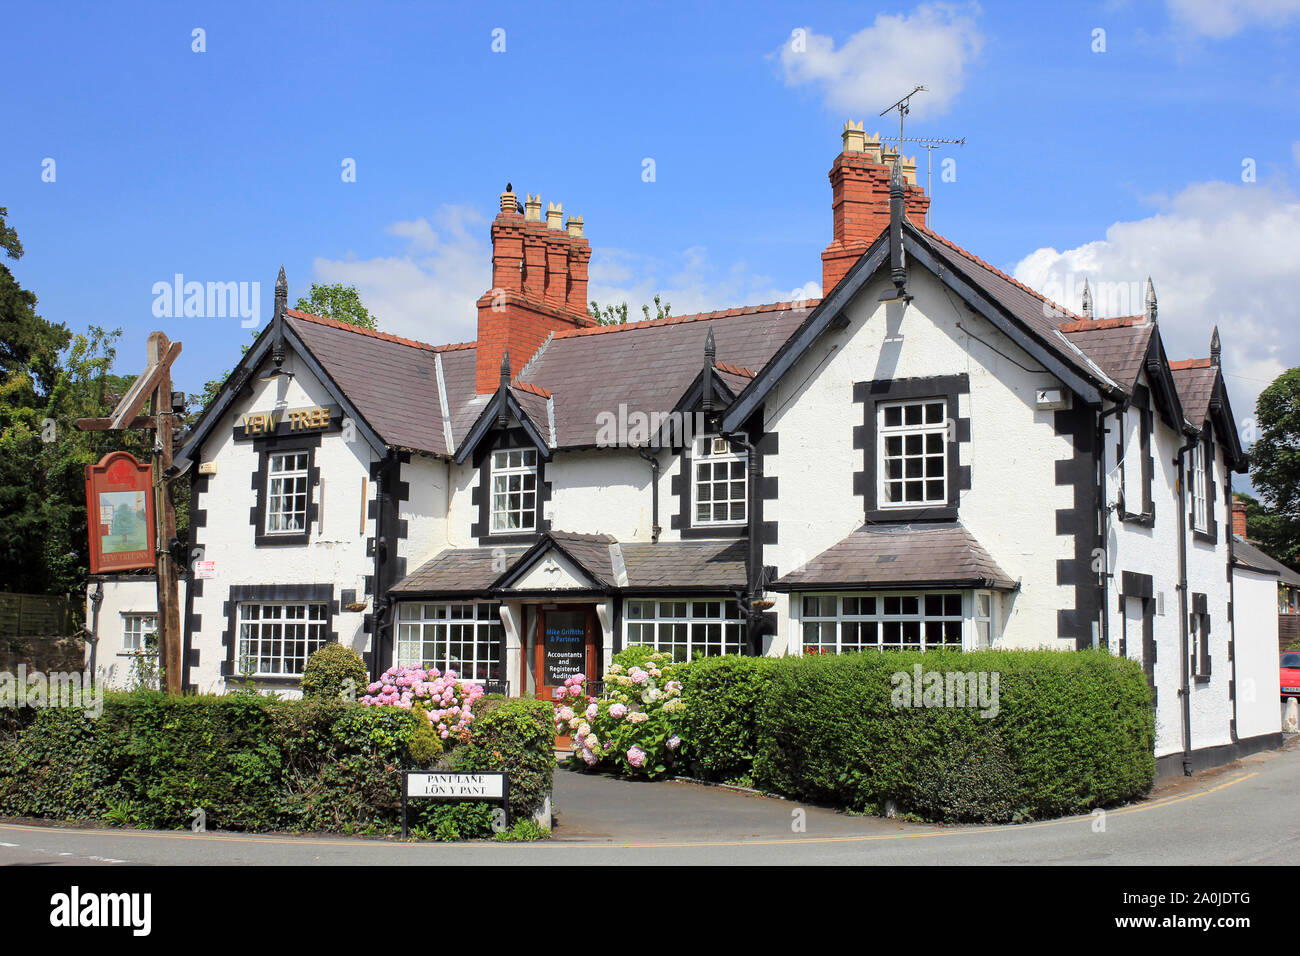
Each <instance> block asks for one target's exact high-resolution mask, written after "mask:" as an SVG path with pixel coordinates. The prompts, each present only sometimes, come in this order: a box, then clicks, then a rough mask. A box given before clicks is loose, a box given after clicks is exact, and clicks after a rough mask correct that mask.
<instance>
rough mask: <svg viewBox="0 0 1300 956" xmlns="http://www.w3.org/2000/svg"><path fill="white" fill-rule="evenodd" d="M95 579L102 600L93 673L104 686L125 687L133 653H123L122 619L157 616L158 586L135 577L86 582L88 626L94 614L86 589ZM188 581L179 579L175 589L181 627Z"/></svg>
mask: <svg viewBox="0 0 1300 956" xmlns="http://www.w3.org/2000/svg"><path fill="white" fill-rule="evenodd" d="M97 580H101V581H103V584H104V601H103V603H102V604H101V605H100V606H99V629H98V637H99V641H98V646H97V647H96V650H95V670H96V672H97V673H98V674H101V675H104V680H105V681H106V682H107V684H108V686H110V687H114V688H119V689H122V688H126V687H129V686H131V684H132V677H133V675H134V668H133V662H134V660H135V655H134V654H129V653H127V652H126V650H125V643H124V638H125V633H124V627H125V618H126V615H127V614H155V615H156V614H157V613H158V585H157V582H156V580H155V578H154V577H153V575H149V576H144V575H140V576H135V575H111V576H107V577H105V578H94V577H92V578H91V579H90V585H89V588H88V590H87V593H86V622H87V624H89V623H90V622H91V621H92V619H93V617H94V611H93V608H92V606H91V603H90V590H93V589H94V587H95V582H96V581H97ZM187 584H188V582H187V581H186V580H185V579H184V578H182V579H181V580H180V582H179V584H178V587H177V593H178V595H179V596H180V602H181V605H180V606H181V626H182V628H184V624H185V613H184V612H185V589H186V586H187ZM86 664H87V666H89V664H90V644H89V642H87V645H86Z"/></svg>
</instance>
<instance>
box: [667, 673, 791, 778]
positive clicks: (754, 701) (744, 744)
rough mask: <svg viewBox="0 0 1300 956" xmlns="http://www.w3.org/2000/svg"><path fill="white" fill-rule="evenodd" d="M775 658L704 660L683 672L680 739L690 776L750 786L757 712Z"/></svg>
mask: <svg viewBox="0 0 1300 956" xmlns="http://www.w3.org/2000/svg"><path fill="white" fill-rule="evenodd" d="M775 664H776V659H775V658H771V657H738V656H727V657H702V658H698V659H696V660H693V661H691V662H690V663H689V664H687V665H685V666H684V667H683V668H682V670H681V671H680V674H681V681H682V698H683V699H684V700H685V701H686V711H685V713H684V714H683V715H682V728H683V730H682V736H683V737H684V738H685V739H686V740H687V741H688V742H689V743H690V745H691V772H692V773H693V774H694V775H695V776H698V777H700V778H702V779H704V780H717V781H722V782H724V783H748V782H750V774H751V773H752V771H753V768H754V757H755V756H756V755H757V753H758V709H759V701H760V699H761V697H762V696H763V693H764V688H765V687H766V685H767V682H768V680H769V679H770V677H771V670H772V667H773V666H775Z"/></svg>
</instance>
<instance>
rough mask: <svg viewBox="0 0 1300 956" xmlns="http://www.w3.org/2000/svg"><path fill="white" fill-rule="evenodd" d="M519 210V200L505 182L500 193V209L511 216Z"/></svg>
mask: <svg viewBox="0 0 1300 956" xmlns="http://www.w3.org/2000/svg"><path fill="white" fill-rule="evenodd" d="M518 210H519V200H518V198H516V196H515V194H514V191H513V190H512V189H511V187H510V184H509V183H506V191H505V192H503V193H502V194H501V211H502V212H503V213H505V214H506V215H510V216H513V215H514V214H515V213H516V212H518Z"/></svg>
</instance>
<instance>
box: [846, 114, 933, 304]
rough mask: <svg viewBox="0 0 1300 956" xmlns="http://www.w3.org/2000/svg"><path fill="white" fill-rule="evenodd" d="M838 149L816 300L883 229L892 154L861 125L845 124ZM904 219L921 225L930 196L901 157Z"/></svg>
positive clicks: (912, 167)
mask: <svg viewBox="0 0 1300 956" xmlns="http://www.w3.org/2000/svg"><path fill="white" fill-rule="evenodd" d="M842 137H843V140H844V150H843V152H841V153H840V154H839V155H838V156H836V157H835V163H834V165H832V166H831V171H830V180H831V212H832V214H833V217H834V230H833V235H832V238H831V244H830V245H829V246H827V247H826V250H825V251H824V252H823V253H822V295H823V296H827V295H830V292H831V289H833V288H835V286H836V285H837V284H838V283H839V281H840V280H841V279H843V278H844V275H845V273H847V272H848V271H849V269H851V268H852V267H853V264H854V263H855V262H857V261H858V259H859V258H860V257H861V255H862V254H863V253H864V252H866V251H867V247H869V246H870V245H871V244H872V243H873V242H874V241H875V239H876V237H877V236H879V235H880V233H881V231H882V230H884V229H885V227H886V226H888V225H889V174H890V167H891V166H892V165H893V162H894V159H895V157H897V156H898V152H897V150H892V149H890V148H888V147H883V148H882V146H881V144H880V134H879V133H877V134H875V135H873V136H868V135H867V134H866V133H864V132H863V131H862V123H861V122H857V123H854V122H853V121H852V120H849V121H848V122H847V123H845V124H844V132H843V134H842ZM902 165H903V182H904V191H905V192H904V195H905V205H906V211H907V218H908V219H910V220H912V222H914V223H917V224H918V225H922V226H923V225H925V214H926V212H927V211H928V210H929V209H930V197H929V196H927V195H926V194H925V190H923V189H921V187H920V186H918V185H916V158H915V157H912V158H911V159H909V158H907V157H903V159H902Z"/></svg>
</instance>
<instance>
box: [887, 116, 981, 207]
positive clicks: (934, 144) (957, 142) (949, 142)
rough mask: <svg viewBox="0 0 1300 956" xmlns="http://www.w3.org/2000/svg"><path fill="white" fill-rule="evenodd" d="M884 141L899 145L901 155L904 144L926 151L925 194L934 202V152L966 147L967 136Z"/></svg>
mask: <svg viewBox="0 0 1300 956" xmlns="http://www.w3.org/2000/svg"><path fill="white" fill-rule="evenodd" d="M882 139H883V140H884V141H885V142H886V143H895V142H896V143H898V144H899V147H898V151H899V154H900V155H901V154H902V151H903V147H902V144H903V143H916V144H917V145H919V146H920V147H921V148H922V149H924V150H925V194H926V195H927V196H930V197H931V199H932V200H933V197H934V151H935V150H936V149H939V148H940V147H943V146H965V145H966V137H965V136H963V137H962V138H961V139H934V138H933V137H929V136H903V137H899V138H898V139H894V138H893V137H889V136H886V137H882ZM925 224H926V225H927V226H928V225H930V214H929V211H928V210H927V211H926V216H925Z"/></svg>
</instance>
